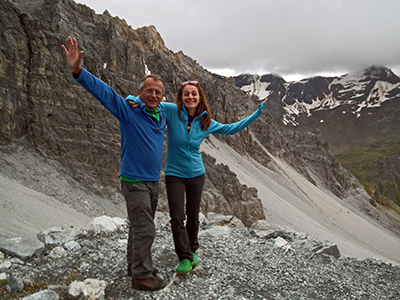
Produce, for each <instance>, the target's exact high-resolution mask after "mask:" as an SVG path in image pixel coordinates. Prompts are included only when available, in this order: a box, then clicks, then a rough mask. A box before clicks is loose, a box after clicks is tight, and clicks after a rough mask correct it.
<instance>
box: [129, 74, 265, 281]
mask: <svg viewBox="0 0 400 300" xmlns="http://www.w3.org/2000/svg"><path fill="white" fill-rule="evenodd" d="M127 100H128V101H129V100H134V101H135V102H136V103H138V101H139V98H136V97H132V96H129V97H128V98H127ZM266 102H267V99H265V100H264V102H262V103H261V104H260V105H259V107H258V109H257V111H256V112H255V113H253V114H252V115H251V116H249V117H247V118H245V119H243V120H241V121H239V122H237V123H233V124H221V123H218V122H216V121H215V120H213V119H211V112H210V109H209V107H208V104H207V101H206V98H205V96H204V93H203V90H202V89H201V87H200V84H199V82H197V81H185V82H182V83H181V87H180V89H179V91H178V95H177V96H176V104H173V103H168V102H161V103H160V105H159V108H161V109H163V110H164V113H165V115H166V117H167V128H168V135H167V136H168V138H167V146H168V151H167V158H166V162H165V183H166V188H167V196H168V204H169V209H170V217H171V228H172V234H173V238H174V243H175V251H176V253H177V255H178V257H179V261H180V263H179V265H178V267H177V268H176V272H177V273H178V274H189V273H190V271H191V269H192V268H193V267H195V266H197V265H198V264H199V260H198V259H197V257H196V254H195V252H196V250H197V249H198V248H199V243H198V239H197V235H198V231H199V211H200V200H201V194H202V191H203V186H204V179H205V168H204V165H203V160H202V156H201V153H200V144H201V143H202V142H203V140H204V139H205V138H206V136H207V135H209V134H212V133H218V134H225V135H232V134H235V133H237V132H239V131H241V130H243V129H244V128H246V127H247V126H249V125H250V124H251V123H253V121H254V120H256V119H257V118H258V117H259V116H260V115H261V112H262V110H263V108H264V106H265V104H266ZM185 193H186V217H187V220H186V226H185V223H184V221H185Z"/></svg>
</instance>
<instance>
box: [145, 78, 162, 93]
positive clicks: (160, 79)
mask: <svg viewBox="0 0 400 300" xmlns="http://www.w3.org/2000/svg"><path fill="white" fill-rule="evenodd" d="M147 78H153V79H154V80H159V81H161V82H162V84H163V93H164V92H165V91H164V89H165V84H164V80H163V79H162V78H161V76H160V75H157V74H150V75H147V76H146V77H144V78H143V79H142V80H141V81H140V84H139V89H141V90H143V88H144V84H145V81H146V79H147Z"/></svg>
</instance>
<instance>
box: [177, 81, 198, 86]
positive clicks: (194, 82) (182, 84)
mask: <svg viewBox="0 0 400 300" xmlns="http://www.w3.org/2000/svg"><path fill="white" fill-rule="evenodd" d="M189 83H191V84H194V85H198V84H199V82H198V81H195V80H194V81H184V82H182V83H181V86H184V85H187V84H189Z"/></svg>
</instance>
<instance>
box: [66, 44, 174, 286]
mask: <svg viewBox="0 0 400 300" xmlns="http://www.w3.org/2000/svg"><path fill="white" fill-rule="evenodd" d="M67 46H68V49H67V47H65V46H64V45H62V48H63V50H64V52H65V55H66V57H67V62H68V66H69V68H70V69H71V70H72V71H73V77H74V78H75V80H76V81H77V82H78V83H79V84H80V85H81V86H83V87H84V88H85V89H86V90H87V91H88V92H89V93H91V94H92V95H93V96H94V97H95V98H96V99H97V100H99V101H100V103H101V104H103V105H104V107H106V108H107V109H108V110H109V111H110V112H111V113H112V114H113V115H114V116H115V117H116V118H117V119H118V120H119V124H120V133H121V150H122V154H121V170H120V179H121V188H122V193H123V195H124V197H125V200H126V206H127V211H128V216H129V221H130V228H129V237H128V248H127V260H128V274H129V275H131V276H132V287H133V288H135V289H141V290H150V291H154V290H158V289H160V288H162V286H163V282H162V280H161V279H160V278H159V277H158V276H157V275H156V274H155V271H154V269H153V264H152V259H151V246H152V244H153V241H154V238H155V225H154V215H155V211H156V207H157V202H158V181H159V179H160V170H161V163H162V149H163V142H164V133H165V125H166V119H165V115H164V113H163V111H160V110H159V109H157V106H158V105H159V103H160V101H161V100H162V98H163V97H164V95H165V93H164V82H163V81H162V79H161V77H159V76H158V75H149V76H147V77H146V78H144V79H143V80H142V82H141V83H140V86H139V91H138V92H139V97H140V98H141V100H142V101H141V102H143V103H142V105H141V107H140V109H133V108H132V107H131V106H130V105H129V103H128V102H127V101H126V99H125V98H122V97H121V96H119V95H118V94H117V93H116V92H115V91H114V90H113V89H112V88H111V87H110V86H109V85H107V84H105V83H104V82H103V81H101V80H100V79H98V78H96V77H95V76H93V75H92V74H90V73H89V72H88V71H86V70H85V69H84V68H82V66H81V60H82V55H83V51H79V49H78V44H77V42H76V39H75V38H74V39H72V38H71V37H68V38H67Z"/></svg>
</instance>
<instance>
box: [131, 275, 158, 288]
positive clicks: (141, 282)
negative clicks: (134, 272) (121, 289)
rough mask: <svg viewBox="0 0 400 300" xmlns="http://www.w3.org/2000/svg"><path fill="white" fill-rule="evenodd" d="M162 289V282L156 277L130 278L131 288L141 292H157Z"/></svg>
mask: <svg viewBox="0 0 400 300" xmlns="http://www.w3.org/2000/svg"><path fill="white" fill-rule="evenodd" d="M162 287H163V281H162V279H161V278H160V277H158V276H152V277H150V278H145V279H136V278H135V277H132V288H133V289H135V290H143V291H158V290H159V289H161V288H162Z"/></svg>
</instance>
